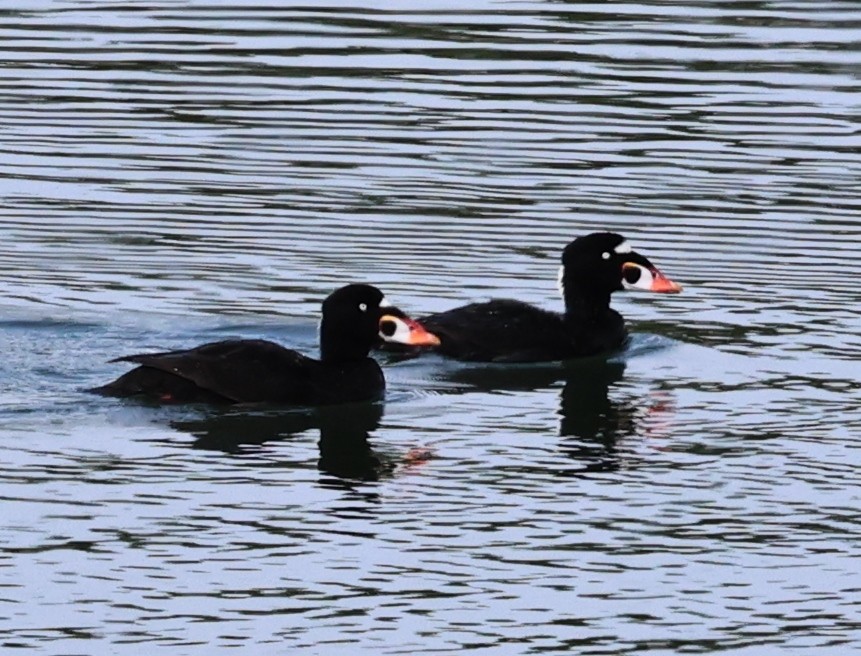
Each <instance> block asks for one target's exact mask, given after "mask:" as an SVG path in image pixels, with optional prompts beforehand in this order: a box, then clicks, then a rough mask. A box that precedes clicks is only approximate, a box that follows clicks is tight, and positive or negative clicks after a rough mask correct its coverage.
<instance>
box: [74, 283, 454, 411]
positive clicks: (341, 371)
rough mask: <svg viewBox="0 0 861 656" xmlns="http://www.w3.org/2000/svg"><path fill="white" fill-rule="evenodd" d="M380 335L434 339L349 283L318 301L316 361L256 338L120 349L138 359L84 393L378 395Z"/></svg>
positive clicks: (377, 294) (245, 398) (338, 398)
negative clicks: (159, 349) (180, 347)
mask: <svg viewBox="0 0 861 656" xmlns="http://www.w3.org/2000/svg"><path fill="white" fill-rule="evenodd" d="M381 330H385V331H386V332H387V333H389V334H388V336H387V338H388V339H390V340H392V339H394V340H397V341H400V342H401V343H406V344H412V345H433V344H438V343H439V340H438V339H436V337H434V336H433V335H431V334H430V333H428V332H427V331H426V330H425V329H424V328H423V327H422V326H421V325H420V324H419V323H418V322H416V321H413V320H412V319H410V318H409V317H407V316H406V315H405V314H404V313H403V312H401V311H400V310H398V309H396V308H393V307H390V306H388V304H387V303H386V301H385V298H384V296H383V294H382V292H381V291H380V290H379V289H377V288H376V287H372V286H371V285H361V284H353V285H347V286H346V287H342V288H341V289H338V290H337V291H335V292H333V293H332V294H330V295H329V296H328V298H326V300H325V301H323V318H322V320H321V322H320V359H319V360H314V359H312V358H309V357H307V356H304V355H302V354H300V353H297V352H296V351H292V350H290V349H287V348H284V347H283V346H281V345H280V344H276V343H274V342H270V341H267V340H263V339H232V340H225V341H220V342H212V343H210V344H203V345H201V346H197V347H195V348H192V349H188V350H184V351H168V352H164V353H142V354H138V355H127V356H124V357H121V358H116V359H115V360H111V362H133V363H135V364H138V365H140V366H138V367H137V368H135V369H132V370H131V371H129V372H128V373H126V374H123V375H122V376H120V377H119V378H117V379H116V380H115V381H113V382H111V383H108V384H107V385H103V386H101V387H97V388H94V389H92V390H90V391H92V392H95V393H98V394H103V395H105V396H118V397H145V398H149V399H152V400H155V401H160V402H164V403H188V402H208V403H254V402H258V403H259V402H266V403H282V404H290V405H326V404H332V403H347V402H353V401H365V400H372V399H376V398H379V397H380V396H382V394H383V391H384V390H385V379H384V378H383V372H382V370H381V369H380V367H379V365H378V364H377V363H376V361H375V360H373V359H372V358H370V357H368V352H369V351H370V350H371V349H372V348H373V347H374V346H376V345H377V344H378V342H379V341H380V340H381V332H380V331H381Z"/></svg>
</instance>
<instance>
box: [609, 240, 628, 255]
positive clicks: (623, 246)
mask: <svg viewBox="0 0 861 656" xmlns="http://www.w3.org/2000/svg"><path fill="white" fill-rule="evenodd" d="M613 250H614V251H616V252H617V253H618V254H619V255H623V254H625V253H630V252H631V251H632V250H633V249H632V248H631V244H629V243H628V242H626V241H623V242H622V243H621V244H619V245H618V246H616V248H614V249H613Z"/></svg>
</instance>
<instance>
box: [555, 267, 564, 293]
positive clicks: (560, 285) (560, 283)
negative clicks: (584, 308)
mask: <svg viewBox="0 0 861 656" xmlns="http://www.w3.org/2000/svg"><path fill="white" fill-rule="evenodd" d="M556 289H558V290H559V294H560V295H561V296H562V297H563V298H564V297H565V267H564V266H561V267H559V273H557V274H556Z"/></svg>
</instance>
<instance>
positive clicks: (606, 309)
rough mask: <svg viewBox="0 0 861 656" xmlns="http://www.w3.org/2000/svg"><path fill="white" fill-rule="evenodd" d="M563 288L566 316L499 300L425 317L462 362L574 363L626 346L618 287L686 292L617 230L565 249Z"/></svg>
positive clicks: (443, 349) (443, 347)
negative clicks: (613, 301) (615, 305)
mask: <svg viewBox="0 0 861 656" xmlns="http://www.w3.org/2000/svg"><path fill="white" fill-rule="evenodd" d="M559 288H560V292H561V293H562V298H563V300H564V301H565V312H564V313H562V314H559V313H556V312H548V311H546V310H542V309H540V308H537V307H535V306H532V305H529V304H527V303H523V302H521V301H515V300H503V299H497V300H491V301H488V302H486V303H472V304H470V305H464V306H462V307H458V308H454V309H452V310H448V311H446V312H440V313H437V314H432V315H430V316H427V317H424V318H421V319H419V322H420V323H421V324H422V325H423V326H424V327H425V328H426V329H427V330H429V331H430V332H431V333H433V334H434V335H436V336H437V337H438V338H439V340H440V344H439V345H438V346H436V347H435V348H434V350H436V351H437V352H439V353H441V354H443V355H446V356H449V357H453V358H457V359H459V360H467V361H474V362H546V361H552V360H567V359H570V358H575V357H582V356H588V355H596V354H599V353H603V352H607V351H611V350H613V349H616V348H618V347H620V346H621V345H622V344H623V343H624V341H625V339H626V337H627V331H626V330H625V320H624V319H623V318H622V315H620V314H619V313H618V312H616V311H615V310H613V309H611V308H610V296H611V295H612V293H613V292H615V291H618V290H621V289H645V290H648V291H653V292H659V293H677V292H680V291H681V289H682V288H681V286H680V285H678V284H676V283H674V282H672V281H671V280H669V279H668V278H667V277H665V276H664V275H663V274H662V273H661V272H660V271H658V269H657V268H656V267H655V266H654V265H653V264H652V263H651V262H649V260H648V259H646V258H645V257H643V256H642V255H640V254H639V253H636V252H634V251H633V250H632V249H631V246H630V245H629V244H628V242H627V241H625V239H624V238H623V237H622V236H621V235H617V234H614V233H611V232H596V233H592V234H590V235H586V236H583V237H579V238H577V239H575V240H574V241H572V242H571V243H570V244H568V245H567V246H566V247H565V250H564V251H563V253H562V267H561V268H560V270H559ZM384 336H385V334H384ZM392 341H398V340H392Z"/></svg>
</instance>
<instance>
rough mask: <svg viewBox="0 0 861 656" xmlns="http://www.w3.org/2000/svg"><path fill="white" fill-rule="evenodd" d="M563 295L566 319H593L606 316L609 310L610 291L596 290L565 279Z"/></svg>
mask: <svg viewBox="0 0 861 656" xmlns="http://www.w3.org/2000/svg"><path fill="white" fill-rule="evenodd" d="M563 296H564V300H565V316H566V318H568V319H573V320H578V321H584V320H586V321H594V320H596V319H600V318H602V317H604V316H606V314H607V312H608V311H609V310H610V292H601V291H596V290H594V289H589V288H584V287H583V286H579V285H576V284H574V283H569V282H568V281H566V284H565V291H564V294H563Z"/></svg>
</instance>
